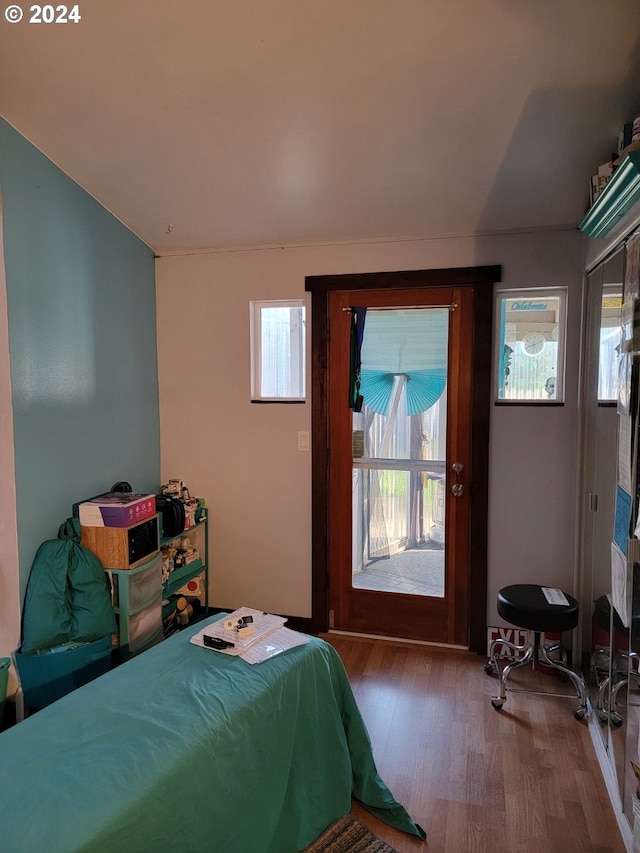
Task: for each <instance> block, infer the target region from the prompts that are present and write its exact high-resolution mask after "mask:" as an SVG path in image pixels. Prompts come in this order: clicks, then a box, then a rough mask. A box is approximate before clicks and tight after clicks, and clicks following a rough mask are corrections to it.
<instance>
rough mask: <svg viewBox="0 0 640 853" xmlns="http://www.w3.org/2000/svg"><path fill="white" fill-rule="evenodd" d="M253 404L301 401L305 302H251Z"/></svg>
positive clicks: (303, 365)
mask: <svg viewBox="0 0 640 853" xmlns="http://www.w3.org/2000/svg"><path fill="white" fill-rule="evenodd" d="M249 305H250V309H251V400H252V402H260V403H263V402H271V403H286V402H295V403H299V402H304V400H305V394H306V390H305V379H306V359H305V353H306V334H305V331H306V326H305V323H306V321H305V301H304V299H282V300H280V299H279V300H269V301H261V302H250V303H249Z"/></svg>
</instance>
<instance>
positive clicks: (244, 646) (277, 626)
mask: <svg viewBox="0 0 640 853" xmlns="http://www.w3.org/2000/svg"><path fill="white" fill-rule="evenodd" d="M244 616H252V617H253V634H250V635H249V636H247V637H239V636H238V635H237V633H236V632H235V631H228V630H226V629H225V622H227V621H228V620H229V619H234V620H237V619H240V618H242V617H244ZM286 621H287V620H286V619H285V618H284V617H283V616H274V615H272V614H270V613H262V612H261V611H260V610H252V609H251V608H249V607H240V608H239V609H238V610H234V611H233V613H230V614H229V615H228V616H225V617H224V618H223V619H220V620H218V621H217V622H213V623H211V624H210V625H207V627H206V628H203V629H202V631H198V633H197V634H194V635H193V637H191V641H190V642H192V643H194V644H195V645H196V646H204V637H205V636H207V637H217V638H218V639H220V640H226V641H227V642H231V643H233V647H231V648H226V649H212V651H217V652H219V653H221V654H223V655H233V656H236V657H241V658H242V659H243V660H246V661H247V663H260V662H261V661H264V660H268V659H269V658H271V657H273V656H274V655H277V654H280V652H284V651H286V649H292V648H294V647H295V646H300V645H303V644H304V643H307V642H308V641H309V640H308V637H305V635H304V634H299V633H297V632H296V631H292V630H290V629H289V628H285V627H284V624H285V622H286Z"/></svg>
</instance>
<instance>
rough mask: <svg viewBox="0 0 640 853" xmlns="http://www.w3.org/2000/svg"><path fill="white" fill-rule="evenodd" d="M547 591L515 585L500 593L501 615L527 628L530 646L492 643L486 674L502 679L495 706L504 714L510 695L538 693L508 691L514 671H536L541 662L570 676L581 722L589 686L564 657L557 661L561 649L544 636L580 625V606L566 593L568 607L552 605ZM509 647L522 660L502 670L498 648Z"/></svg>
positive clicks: (493, 702)
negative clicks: (525, 668) (529, 667)
mask: <svg viewBox="0 0 640 853" xmlns="http://www.w3.org/2000/svg"><path fill="white" fill-rule="evenodd" d="M545 589H547V587H542V586H538V585H537V584H514V585H512V586H505V587H503V588H502V589H501V590H499V591H498V614H499V615H500V617H501V618H502V619H504V620H505V622H509V623H510V624H511V625H515V626H516V627H518V628H525V629H526V630H527V632H528V637H527V642H526V643H523V644H522V645H517V644H516V643H511V642H508V641H507V640H503V639H497V640H494V641H493V642H492V643H491V647H490V649H489V660H488V661H487V663H486V664H485V671H486V672H487V673H490V674H491V673H493V674H495V675H497V676H498V679H499V685H500V687H499V691H498V695H497V696H494V697H492V699H491V704H492V705H493V707H494V708H496V710H500V709H501V708H502V706H503V705H504V703H505V702H506V701H507V691H510V692H518V693H533V692H536V691H533V690H525V689H520V688H514V687H507V680H508V678H509V675H510V674H511V673H512V672H513V670H514V669H517V668H518V667H521V666H525V665H526V664H528V663H531V665H532V667H533V669H534V670H537V668H538V662H541V663H544V664H546V665H547V666H551V667H554V668H555V669H557V670H559V671H560V672H562V673H563V674H564V675H567V676H568V677H569V678H570V679H571V681H572V682H573V686H574V687H575V689H576V695H577V698H578V701H579V704H578V707H577V708H576V709H575V711H574V716H575V718H576V719H577V720H581V719H582V718H583V717H584V715H585V714H586V712H587V685H586V683H585V681H584V679H583V678H582V676H581V675H579V674H578V673H577V672H575V671H574V670H573V669H571V667H569V666H568V665H567V663H566V661H565V660H564V659H563V658H562V656H560V657H554V652H555V651H556V650H558V651H559V650H560V647H559V646H555V647H553V648H550V649H548V648H547V647H546V646H545V641H544V635H545V632H548V633H562V632H563V631H570V630H572V629H573V628H575V627H576V625H577V624H578V616H579V610H578V602H577V601H576V599H575V598H573V596H571V595H568V594H567V593H566V592H565V593H562V595H563V596H564V600H566V602H567V603H566V604H564V603H561V604H556V603H550V601H549V600H548V598H547V596H546V595H545V593H544V590H545ZM558 592H559V590H550V591H549V595H550V597H551V598H552V600H554V599H555V598H556V597H557V596H556V595H554V593H556V594H557V593H558ZM499 646H506V647H507V648H508V649H510V650H511V651H512V652H516V653H519V654H521V655H522V656H521V657H518V658H516V659H515V660H513V661H511V662H510V663H508V664H507V665H506V666H505V667H504V668H502V669H501V667H500V665H499V663H498V655H497V652H498V647H499ZM549 695H553V696H567V694H565V693H553V694H549Z"/></svg>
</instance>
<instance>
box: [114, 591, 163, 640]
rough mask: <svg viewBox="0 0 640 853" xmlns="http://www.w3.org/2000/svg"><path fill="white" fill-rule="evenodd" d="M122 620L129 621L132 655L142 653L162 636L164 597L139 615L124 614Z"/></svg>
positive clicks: (159, 597) (159, 598) (160, 597)
mask: <svg viewBox="0 0 640 853" xmlns="http://www.w3.org/2000/svg"><path fill="white" fill-rule="evenodd" d="M120 619H127V620H128V631H127V633H128V637H129V643H128V646H129V652H130V654H135V653H136V652H139V651H142V649H144V648H146V647H147V646H148V645H151V644H152V643H153V641H154V640H156V639H157V638H158V637H161V636H162V596H161V595H159V596H158V597H157V598H156V600H155V601H154V602H153V603H152V604H151V605H150V606H149V607H147V608H145V609H144V610H141V611H140V612H139V613H135V614H122V615H121V616H120Z"/></svg>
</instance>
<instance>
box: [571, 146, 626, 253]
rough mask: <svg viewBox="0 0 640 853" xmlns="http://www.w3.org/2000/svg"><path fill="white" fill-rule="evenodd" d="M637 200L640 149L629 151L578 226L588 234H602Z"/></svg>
mask: <svg viewBox="0 0 640 853" xmlns="http://www.w3.org/2000/svg"><path fill="white" fill-rule="evenodd" d="M639 200H640V150H635V151H629V152H628V153H627V154H626V155H625V156H624V158H623V159H622V161H621V163H620V165H619V166H618V168H617V169H616V171H615V172H614V174H613V177H612V178H611V180H610V181H609V183H608V184H607V185H606V187H605V188H604V190H602V192H601V193H600V194H599V195H598V198H597V199H596V200H595V202H594V203H593V204H592V205H591V207H590V208H589V210H588V211H587V213H586V215H585V217H584V219H583V220H582V222H581V223H580V225H579V226H578V228H579V229H580V231H583V232H584V233H585V234H586V235H587V236H588V237H606V236H607V234H608V233H609V232H610V231H611V230H612V229H613V227H614V226H615V225H617V224H618V222H619V221H620V219H621V218H622V217H623V216H624V215H625V213H627V212H628V211H629V210H630V209H631V208H632V207H633V205H634V204H635V203H636V202H637V201H639Z"/></svg>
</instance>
